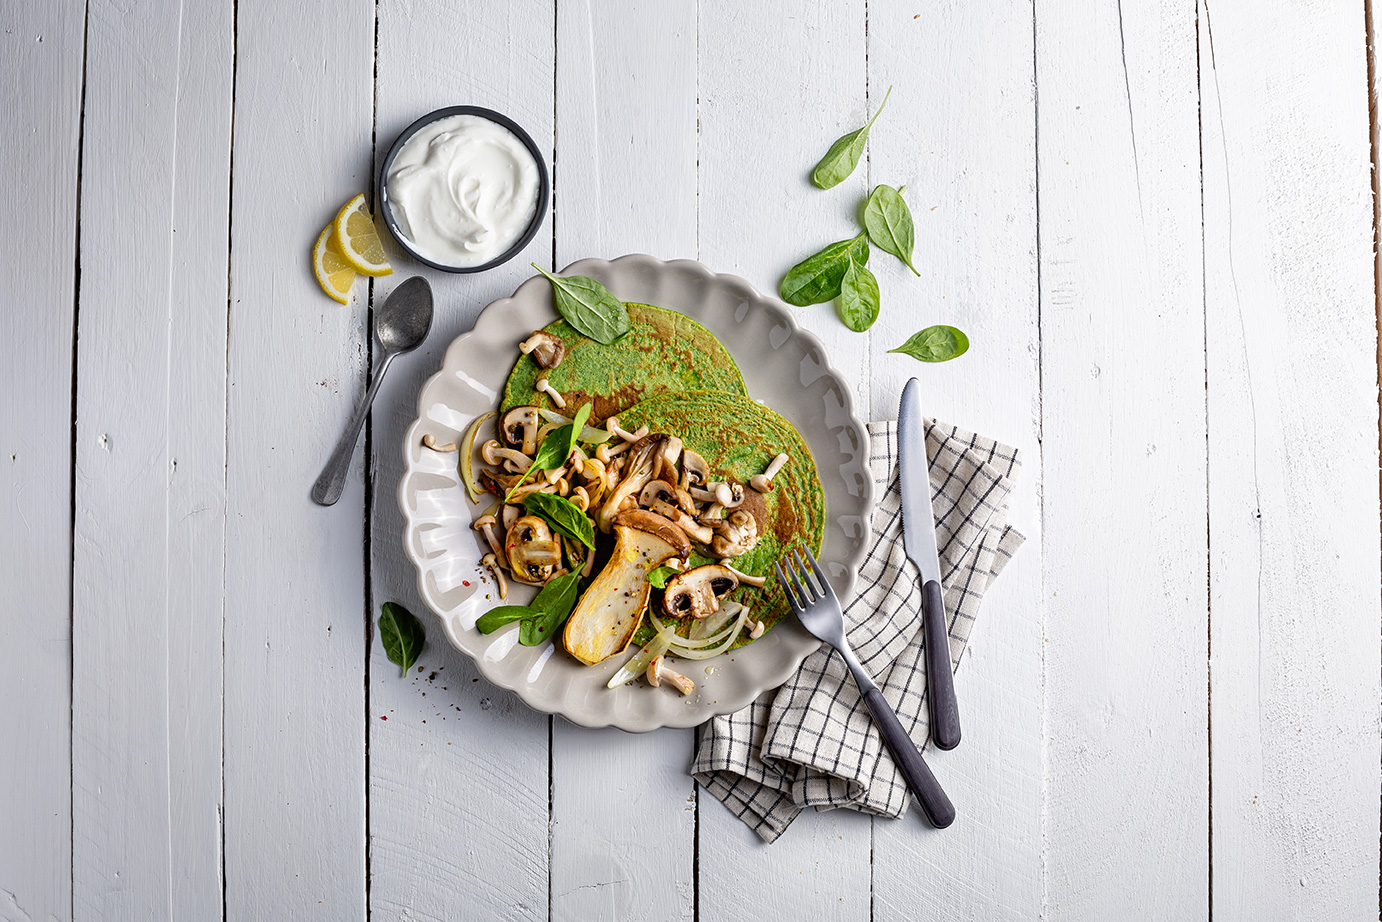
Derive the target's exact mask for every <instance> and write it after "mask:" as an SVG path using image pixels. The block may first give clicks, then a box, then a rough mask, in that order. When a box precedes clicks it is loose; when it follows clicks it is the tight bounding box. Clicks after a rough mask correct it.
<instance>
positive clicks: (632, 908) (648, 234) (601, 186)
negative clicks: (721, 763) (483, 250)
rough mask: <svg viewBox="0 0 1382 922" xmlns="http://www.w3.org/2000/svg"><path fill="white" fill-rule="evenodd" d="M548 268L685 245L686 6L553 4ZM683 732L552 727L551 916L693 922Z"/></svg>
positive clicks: (677, 250) (690, 134)
mask: <svg viewBox="0 0 1382 922" xmlns="http://www.w3.org/2000/svg"><path fill="white" fill-rule="evenodd" d="M556 136H557V154H556V156H557V169H556V174H555V176H556V178H555V187H554V188H555V195H556V200H555V206H556V265H557V266H558V267H561V266H565V265H566V264H568V263H570V262H572V261H574V260H576V259H579V258H581V257H585V256H601V257H613V256H620V255H623V254H625V253H636V252H645V253H651V254H653V255H654V256H659V257H661V258H663V259H669V258H675V257H681V256H691V255H694V254H695V251H696V11H695V8H694V7H693V6H692V5H690V4H666V3H656V2H645V3H632V4H627V5H624V6H623V7H621V8H620V9H614V8H612V7H608V6H604V5H597V4H588V5H585V6H584V7H581V6H577V5H574V4H566V3H558V5H557V125H556ZM691 737H692V734H691V732H690V731H688V730H680V731H666V730H664V731H657V732H654V733H651V734H644V735H640V736H634V735H629V734H625V733H622V732H620V731H618V730H587V729H583V728H581V727H576V726H573V725H571V724H569V723H567V722H566V721H565V720H562V719H560V718H558V719H556V720H554V722H553V726H552V859H551V860H552V874H551V917H552V919H554V920H566V919H571V920H584V919H593V918H646V919H668V920H676V919H682V920H690V919H691V918H692V910H693V897H694V894H693V888H694V881H693V849H694V820H695V809H694V793H693V784H692V781H691V778H690V776H689V775H688V774H687V768H688V767H689V765H690V764H691V744H692V738H691Z"/></svg>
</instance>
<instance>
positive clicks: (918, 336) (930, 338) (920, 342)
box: [888, 326, 969, 362]
mask: <svg viewBox="0 0 1382 922" xmlns="http://www.w3.org/2000/svg"><path fill="white" fill-rule="evenodd" d="M968 349H969V337H968V336H966V335H964V333H962V332H960V331H959V330H957V329H955V328H954V327H947V326H934V327H927V328H926V329H924V330H922V331H921V332H919V333H915V334H913V336H912V338H911V339H909V340H907V341H906V342H905V343H903V344H902V345H900V346H898V347H897V348H896V349H889V350H888V351H889V352H901V353H902V354H904V355H910V356H911V357H912V358H914V359H917V360H918V361H922V362H948V361H950V360H951V359H953V358H958V357H959V356H961V355H964V354H965V352H966V351H967V350H968Z"/></svg>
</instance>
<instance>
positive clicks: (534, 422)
mask: <svg viewBox="0 0 1382 922" xmlns="http://www.w3.org/2000/svg"><path fill="white" fill-rule="evenodd" d="M540 425H542V417H541V416H540V415H538V411H537V407H514V408H513V409H512V410H510V411H509V412H507V413H505V414H504V415H503V416H502V417H500V419H499V433H500V435H501V436H503V438H504V441H506V442H508V443H509V444H510V445H523V444H524V443H531V442H533V441H534V440H535V439H536V438H537V430H538V427H539V426H540ZM524 454H527V452H526V451H525V452H524Z"/></svg>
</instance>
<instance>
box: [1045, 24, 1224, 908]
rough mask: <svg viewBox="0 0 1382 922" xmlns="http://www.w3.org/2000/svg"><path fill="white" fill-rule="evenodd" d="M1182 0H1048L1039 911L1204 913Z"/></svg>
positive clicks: (1198, 339) (1187, 82) (1193, 107)
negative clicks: (1043, 787)
mask: <svg viewBox="0 0 1382 922" xmlns="http://www.w3.org/2000/svg"><path fill="white" fill-rule="evenodd" d="M1194 30H1195V9H1194V4H1193V3H1187V2H1180V3H1164V4H1157V5H1147V4H1131V3H1123V4H1121V8H1120V5H1119V4H1118V3H1116V2H1114V0H1107V2H1101V3H1098V4H1097V5H1090V4H1087V3H1072V2H1052V3H1041V4H1039V5H1038V6H1037V17H1036V74H1037V88H1038V96H1037V115H1038V125H1037V141H1038V160H1037V163H1038V173H1039V183H1040V186H1039V188H1040V195H1039V209H1040V211H1039V214H1040V220H1041V235H1040V272H1041V275H1040V281H1041V307H1042V310H1041V368H1042V419H1043V423H1042V432H1043V442H1042V454H1043V468H1044V483H1043V491H1042V495H1043V533H1044V535H1045V545H1044V552H1045V553H1044V556H1045V562H1044V568H1043V569H1044V572H1043V579H1044V591H1045V594H1046V605H1047V622H1046V637H1047V638H1048V643H1047V652H1046V661H1045V667H1046V671H1045V677H1046V682H1045V712H1046V726H1047V727H1048V728H1049V733H1048V735H1047V738H1046V779H1047V781H1046V784H1047V798H1046V813H1045V850H1046V852H1045V866H1046V907H1045V908H1046V913H1047V915H1048V917H1049V918H1051V919H1061V920H1065V919H1104V918H1113V917H1117V916H1121V915H1123V914H1124V913H1126V912H1127V911H1128V908H1129V907H1137V911H1138V912H1139V913H1140V914H1141V915H1142V916H1143V917H1144V918H1151V919H1168V920H1172V919H1174V920H1182V919H1191V918H1204V917H1205V916H1206V914H1207V911H1208V900H1209V893H1208V880H1209V861H1208V859H1209V855H1208V842H1209V829H1208V813H1209V804H1208V791H1209V783H1208V782H1209V779H1208V771H1209V750H1208V737H1207V717H1208V714H1207V700H1206V699H1207V696H1206V692H1205V690H1206V686H1207V681H1208V673H1207V668H1206V662H1207V654H1208V650H1207V639H1208V632H1207V624H1206V619H1207V613H1206V607H1207V601H1208V600H1207V589H1206V586H1207V553H1208V551H1207V546H1206V532H1207V529H1206V522H1205V501H1204V496H1205V490H1206V460H1205V408H1204V380H1205V367H1204V332H1203V330H1204V313H1203V290H1202V284H1201V233H1200V188H1199V181H1200V177H1199V135H1198V111H1197V96H1198V91H1197V86H1196V61H1195V46H1194V43H1193V42H1192V41H1191V38H1190V37H1191V36H1193V35H1194Z"/></svg>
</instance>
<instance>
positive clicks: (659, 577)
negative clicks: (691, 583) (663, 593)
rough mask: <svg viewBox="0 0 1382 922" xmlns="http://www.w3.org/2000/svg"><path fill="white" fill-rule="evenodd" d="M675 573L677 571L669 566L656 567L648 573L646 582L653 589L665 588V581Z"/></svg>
mask: <svg viewBox="0 0 1382 922" xmlns="http://www.w3.org/2000/svg"><path fill="white" fill-rule="evenodd" d="M676 575H677V571H676V570H673V569H672V568H671V567H658V568H657V569H656V570H654V571H653V572H651V573H649V574H648V582H649V583H651V584H652V587H653V588H654V589H666V588H667V581H668V580H669V579H671V578H672V577H674V576H676Z"/></svg>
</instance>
